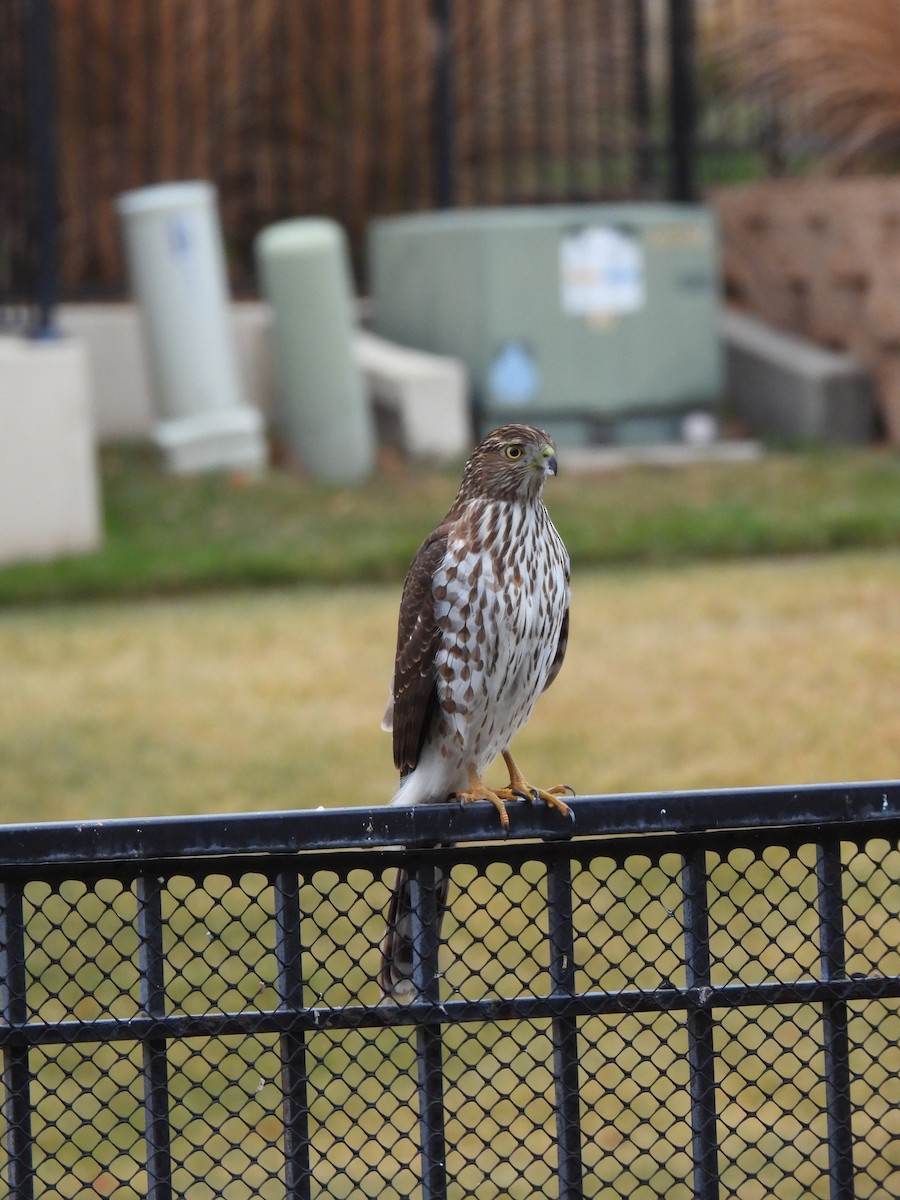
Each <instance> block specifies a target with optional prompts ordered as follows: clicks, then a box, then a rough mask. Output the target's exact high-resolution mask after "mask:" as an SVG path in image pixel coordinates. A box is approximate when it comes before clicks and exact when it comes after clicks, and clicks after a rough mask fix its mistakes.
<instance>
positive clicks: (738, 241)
mask: <svg viewBox="0 0 900 1200" xmlns="http://www.w3.org/2000/svg"><path fill="white" fill-rule="evenodd" d="M707 200H708V202H709V203H710V204H711V205H712V207H713V209H714V210H715V212H716V214H717V216H718V219H719V223H720V227H721V232H722V247H723V261H724V273H725V288H726V294H727V296H728V298H729V300H730V301H731V302H732V303H734V304H736V305H738V306H739V307H741V308H745V309H747V310H748V311H750V312H752V313H755V314H756V315H758V316H760V317H762V318H763V319H764V320H767V321H770V322H771V323H772V324H773V325H775V326H777V327H779V328H782V329H785V330H789V331H791V332H793V333H797V334H801V335H803V336H805V337H809V338H812V339H813V340H815V341H817V342H820V343H822V344H823V345H825V346H827V347H830V348H831V349H835V350H846V351H849V352H850V353H852V354H854V355H855V356H856V357H857V358H858V359H859V360H860V361H861V362H862V363H863V364H865V365H866V366H868V367H869V368H870V369H871V370H872V371H873V372H874V375H875V379H876V384H877V388H878V403H879V409H880V412H881V415H882V418H883V421H884V425H885V429H886V431H887V434H888V437H889V438H890V440H891V441H892V442H894V443H896V444H900V178H897V179H895V178H880V177H867V178H860V179H802V180H801V179H790V180H769V181H766V182H764V183H758V184H747V185H740V186H736V187H727V188H715V189H712V190H711V191H710V192H709V194H708V196H707Z"/></svg>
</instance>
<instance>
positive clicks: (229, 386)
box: [116, 182, 267, 472]
mask: <svg viewBox="0 0 900 1200" xmlns="http://www.w3.org/2000/svg"><path fill="white" fill-rule="evenodd" d="M116 208H117V210H118V213H119V216H120V219H121V223H122V233H123V238H124V242H125V250H126V256H127V260H128V268H129V274H130V277H131V284H132V288H133V290H134V293H135V296H136V298H137V300H138V303H139V305H140V309H141V316H142V325H143V331H144V339H145V342H146V346H147V357H148V369H149V373H150V378H151V381H152V385H153V392H154V399H155V404H156V408H157V413H156V416H157V423H156V425H155V427H154V441H155V442H156V444H157V445H158V446H159V447H160V449H161V451H162V453H163V456H164V460H165V462H166V465H167V466H168V467H169V469H170V470H172V471H176V472H191V471H206V470H215V469H219V468H233V469H239V470H250V471H258V470H260V469H261V468H262V467H263V466H264V465H265V462H266V458H267V449H266V440H265V434H264V429H263V421H262V416H261V414H260V412H259V410H258V409H257V408H255V407H253V406H252V405H250V404H248V403H247V402H246V399H245V397H244V395H243V390H242V387H241V382H240V374H239V370H238V362H237V355H236V351H235V346H234V342H233V339H232V331H231V323H230V318H229V297H228V283H227V276H226V271H225V255H224V251H223V249H222V236H221V232H220V228H219V221H218V214H217V211H216V189H215V188H214V187H213V185H212V184H211V183H205V182H196V183H167V184H158V185H155V186H152V187H146V188H139V189H138V190H137V191H133V192H125V193H123V194H122V195H121V196H119V197H118V199H117V201H116Z"/></svg>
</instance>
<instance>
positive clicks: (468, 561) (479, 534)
mask: <svg viewBox="0 0 900 1200" xmlns="http://www.w3.org/2000/svg"><path fill="white" fill-rule="evenodd" d="M556 469H557V463H556V454H555V451H554V447H553V442H552V441H551V440H550V437H549V436H548V435H547V434H546V433H545V432H544V431H543V430H542V429H533V428H532V427H531V426H528V425H505V426H503V428H501V429H495V430H494V432H493V433H491V434H489V435H488V436H487V437H486V438H485V439H484V441H482V442H481V444H480V445H479V446H477V447H476V449H475V450H474V452H473V453H472V456H471V457H470V459H469V461H468V462H467V463H466V466H465V471H464V473H463V479H462V484H461V485H460V489H459V492H458V494H457V496H456V499H455V500H454V501H453V504H452V505H451V508H450V511H449V512H448V513H447V515H446V517H444V519H443V521H442V522H441V523H440V525H439V526H438V527H437V529H436V530H435V531H434V533H432V534H431V536H430V537H428V538H426V539H425V541H424V542H423V543H422V545H421V546H420V548H419V550H418V553H417V554H416V556H415V558H414V559H413V561H412V565H411V566H410V568H409V572H408V574H407V576H406V582H405V583H404V585H403V595H402V598H401V601H400V620H399V628H398V633H397V657H396V662H395V665H394V677H393V681H392V685H391V696H390V699H389V700H388V706H387V710H386V712H385V714H384V720H383V722H382V727H383V728H384V729H386V730H391V731H393V735H394V762H395V763H396V765H397V767H398V769H399V771H400V777H401V782H400V788H399V790H398V792H397V794H396V795H395V796H394V799H393V801H392V803H393V804H430V803H439V802H441V801H446V800H448V799H450V798H451V797H452V796H454V795H455V796H456V798H457V799H458V800H460V801H461V802H463V803H468V802H470V801H475V800H489V801H490V802H491V803H492V804H493V805H494V806H495V808H496V809H497V811H498V813H499V815H500V824H501V825H502V826H503V828H504V829H505V828H506V827H507V826H508V825H509V817H508V815H507V812H506V803H507V802H508V801H512V800H515V799H517V798H521V799H524V800H543V801H545V802H546V803H547V804H548V805H550V806H551V807H552V808H554V809H556V810H557V811H559V812H560V813H562V814H563V815H564V816H566V817H571V816H572V813H571V810H570V809H569V807H568V805H567V804H565V803H564V802H563V801H562V800H561V799H560V798H559V797H560V795H561V794H562V793H563V792H565V791H567V790H570V789H567V788H565V787H562V786H557V787H551V788H549V789H547V790H542V789H540V788H536V787H533V786H532V785H531V784H530V783H528V782H527V780H526V779H525V777H524V776H523V775H522V772H521V771H520V770H519V768H518V766H517V765H516V763H515V761H514V760H513V757H512V755H511V753H510V749H509V745H510V742H511V741H512V739H513V737H514V735H515V734H516V733H517V732H518V730H520V729H521V728H522V726H523V725H524V724H525V723H526V721H527V720H528V718H529V717H530V716H531V712H532V709H533V708H534V705H535V703H536V701H537V698H538V696H540V694H541V692H543V690H544V689H545V688H546V687H549V685H550V684H551V683H552V682H553V680H554V679H555V678H556V676H557V674H558V672H559V669H560V667H561V666H562V661H563V656H564V654H565V650H566V639H567V636H568V629H569V556H568V554H567V553H566V548H565V546H564V545H563V542H562V539H561V538H560V536H559V534H558V533H557V532H556V529H555V528H554V527H553V523H552V522H551V520H550V517H549V515H548V513H547V510H546V508H545V507H544V504H543V501H542V498H541V497H542V493H543V490H544V483H545V482H546V479H547V477H548V476H549V475H555V474H556ZM498 754H502V756H503V758H504V760H505V762H506V765H507V767H508V769H509V784H508V786H507V787H503V788H499V789H494V788H489V787H487V786H486V785H485V784H484V782H483V781H482V773H483V772H484V771H485V770H486V769H487V767H488V766H489V765H490V764H491V762H493V760H494V759H495V758H496V757H497V755H498ZM446 887H447V879H446V876H444V878H443V880H442V882H441V896H440V904H441V907H443V905H444V904H445V903H446ZM381 948H382V971H381V983H382V987H383V989H384V991H385V992H386V993H387V994H400V993H402V992H404V991H408V990H410V989H411V986H412V985H411V975H412V946H411V941H410V915H409V880H408V878H407V877H406V874H405V872H403V871H401V872H400V873H399V875H398V879H397V883H396V885H395V888H394V893H393V896H392V900H391V905H390V909H389V912H388V928H387V931H386V933H385V936H384V940H383V942H382V947H381Z"/></svg>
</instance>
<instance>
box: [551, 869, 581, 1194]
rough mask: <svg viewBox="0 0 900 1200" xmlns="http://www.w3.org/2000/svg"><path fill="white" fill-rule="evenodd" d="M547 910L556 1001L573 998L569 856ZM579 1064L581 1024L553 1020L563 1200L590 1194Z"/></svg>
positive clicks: (564, 1017) (554, 879)
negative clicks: (585, 1184)
mask: <svg viewBox="0 0 900 1200" xmlns="http://www.w3.org/2000/svg"><path fill="white" fill-rule="evenodd" d="M547 909H548V914H549V934H550V979H551V984H552V987H553V995H554V998H555V997H560V998H561V999H563V998H573V997H574V994H575V934H574V925H573V920H574V919H573V913H572V862H571V859H570V858H569V857H568V855H566V856H565V857H560V858H558V859H556V860H555V861H553V862H551V863H549V864H548V867H547ZM578 1059H579V1051H578V1022H577V1020H576V1018H575V1017H574V1016H572V1015H571V1014H566V1013H565V1012H561V1013H560V1014H559V1015H558V1016H554V1018H553V1073H554V1082H555V1086H556V1144H557V1154H558V1156H559V1196H560V1200H577V1198H578V1197H580V1196H582V1195H583V1194H584V1191H583V1162H582V1155H581V1084H580V1078H579V1074H580V1073H579V1066H578Z"/></svg>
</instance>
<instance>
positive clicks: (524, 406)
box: [369, 204, 722, 445]
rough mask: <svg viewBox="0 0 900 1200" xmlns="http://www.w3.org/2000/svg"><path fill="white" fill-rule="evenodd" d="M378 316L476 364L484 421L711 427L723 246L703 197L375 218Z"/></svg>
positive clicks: (585, 431) (718, 382)
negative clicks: (683, 201) (699, 200)
mask: <svg viewBox="0 0 900 1200" xmlns="http://www.w3.org/2000/svg"><path fill="white" fill-rule="evenodd" d="M369 264H370V272H371V287H372V295H373V299H374V301H375V323H376V329H377V332H378V333H380V334H382V335H383V336H384V337H387V338H391V339H392V340H394V341H397V342H401V343H404V344H405V345H408V346H413V347H416V348H419V349H422V350H430V351H434V352H436V353H439V354H449V355H454V356H456V357H457V358H460V359H462V361H463V362H464V363H465V364H466V366H467V368H468V370H469V374H470V379H471V383H472V389H473V402H474V405H475V419H476V424H477V426H478V427H479V429H480V430H482V431H483V430H484V429H487V428H491V427H493V426H495V425H498V424H501V423H503V422H506V421H520V420H524V421H534V422H537V423H540V424H545V425H547V426H549V427H550V428H551V429H552V431H553V433H554V435H555V437H556V439H557V441H560V442H568V443H569V444H578V445H588V444H595V443H596V444H600V443H604V442H625V443H627V442H635V441H640V442H653V441H671V440H680V439H682V438H688V439H698V440H699V439H703V440H705V439H707V438H710V437H712V436H714V434H715V428H716V425H715V413H716V410H717V409H718V406H719V403H720V400H721V393H722V364H721V358H720V351H719V338H718V331H717V313H718V305H719V254H718V242H717V236H716V229H715V224H714V220H713V217H712V215H711V214H710V212H709V211H708V210H706V209H704V208H701V207H698V206H694V205H665V204H622V205H607V204H602V205H562V206H550V207H541V208H533V207H527V208H505V209H489V210H479V209H468V210H466V209H461V210H456V211H453V212H440V213H422V214H417V215H411V216H402V217H386V218H382V219H379V220H376V221H373V222H372V225H371V227H370V231H369Z"/></svg>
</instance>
